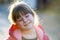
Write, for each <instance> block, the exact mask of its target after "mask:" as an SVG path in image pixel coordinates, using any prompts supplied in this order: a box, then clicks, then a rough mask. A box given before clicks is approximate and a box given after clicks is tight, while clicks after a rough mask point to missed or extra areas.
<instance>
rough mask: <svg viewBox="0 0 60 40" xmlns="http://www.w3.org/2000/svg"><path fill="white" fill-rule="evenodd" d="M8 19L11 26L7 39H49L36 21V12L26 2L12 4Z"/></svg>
mask: <svg viewBox="0 0 60 40" xmlns="http://www.w3.org/2000/svg"><path fill="white" fill-rule="evenodd" d="M9 20H10V21H11V22H12V26H11V28H10V29H9V35H10V36H9V38H8V39H7V40H49V38H48V36H47V35H46V34H45V32H44V29H43V28H42V26H41V25H40V24H38V22H37V21H38V20H37V16H36V13H35V12H34V11H33V10H32V9H31V8H30V7H29V6H28V5H27V4H26V3H24V2H16V3H14V4H12V5H11V8H10V14H9Z"/></svg>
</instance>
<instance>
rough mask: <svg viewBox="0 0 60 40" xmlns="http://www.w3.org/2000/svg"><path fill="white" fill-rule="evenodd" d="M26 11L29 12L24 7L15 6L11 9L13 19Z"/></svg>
mask: <svg viewBox="0 0 60 40" xmlns="http://www.w3.org/2000/svg"><path fill="white" fill-rule="evenodd" d="M27 13H31V12H30V11H29V10H28V9H27V8H26V7H21V6H17V7H15V8H14V9H13V19H14V20H16V19H19V18H20V17H21V16H20V14H22V15H26V14H27Z"/></svg>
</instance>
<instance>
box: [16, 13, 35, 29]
mask: <svg viewBox="0 0 60 40" xmlns="http://www.w3.org/2000/svg"><path fill="white" fill-rule="evenodd" d="M16 22H17V24H18V26H19V27H20V28H22V29H23V30H27V29H31V28H33V26H34V16H33V15H32V14H30V13H27V14H25V15H22V14H20V18H19V19H17V21H16Z"/></svg>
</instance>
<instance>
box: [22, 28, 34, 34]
mask: <svg viewBox="0 0 60 40" xmlns="http://www.w3.org/2000/svg"><path fill="white" fill-rule="evenodd" d="M22 33H23V34H32V33H35V29H34V27H33V28H31V29H29V30H23V31H22Z"/></svg>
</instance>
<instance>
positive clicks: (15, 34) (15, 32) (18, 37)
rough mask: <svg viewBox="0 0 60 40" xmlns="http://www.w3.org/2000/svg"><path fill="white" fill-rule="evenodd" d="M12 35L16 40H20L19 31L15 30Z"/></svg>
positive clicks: (20, 34)
mask: <svg viewBox="0 0 60 40" xmlns="http://www.w3.org/2000/svg"><path fill="white" fill-rule="evenodd" d="M13 35H14V37H15V38H16V39H17V40H22V33H21V31H20V30H18V29H16V30H15V31H14V32H13Z"/></svg>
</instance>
